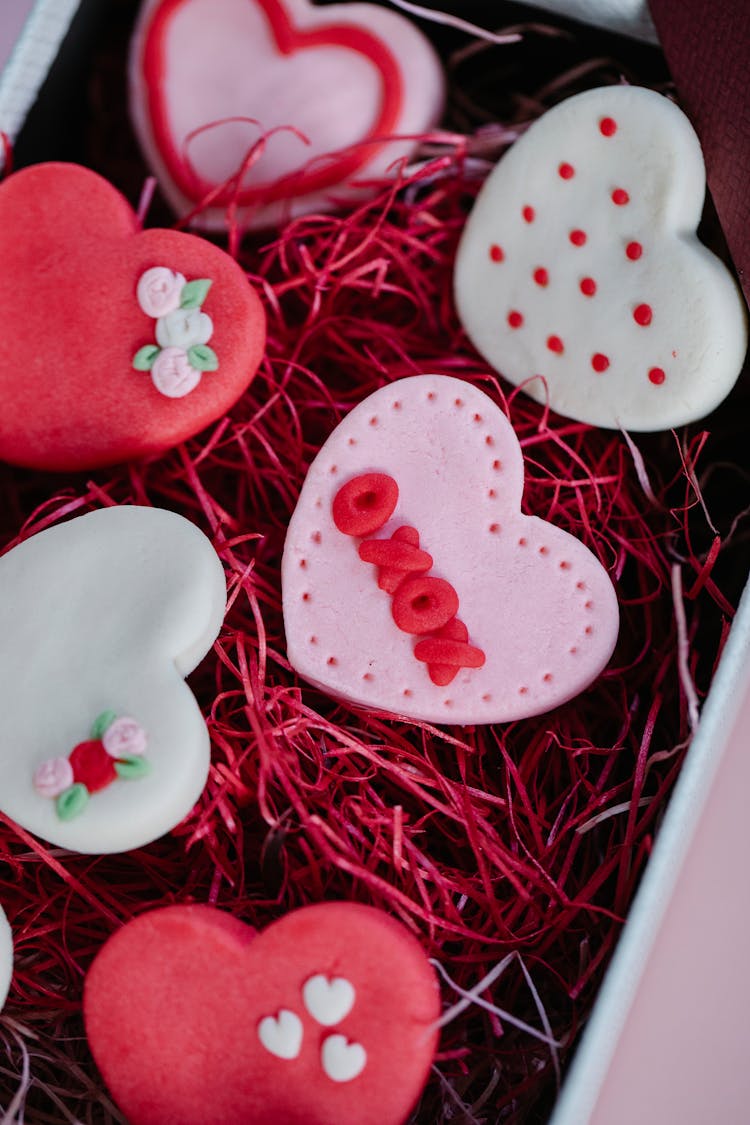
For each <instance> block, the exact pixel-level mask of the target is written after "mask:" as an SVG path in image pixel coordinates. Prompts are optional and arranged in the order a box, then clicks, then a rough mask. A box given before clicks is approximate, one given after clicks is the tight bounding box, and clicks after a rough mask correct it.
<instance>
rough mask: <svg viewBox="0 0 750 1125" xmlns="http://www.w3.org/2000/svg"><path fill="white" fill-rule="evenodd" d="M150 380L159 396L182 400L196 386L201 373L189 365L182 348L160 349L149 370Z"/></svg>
mask: <svg viewBox="0 0 750 1125" xmlns="http://www.w3.org/2000/svg"><path fill="white" fill-rule="evenodd" d="M151 378H152V380H153V383H154V386H155V387H156V389H157V391H159V393H160V394H163V395H166V396H167V398H183V397H184V396H185V395H189V394H190V392H191V391H194V390H195V388H196V387H197V386H198V384H199V383H200V381H201V373H200V371H197V370H196V369H195V368H194V367H193V366H192V365H191V363H190V360H189V359H188V357H187V352H185V351H183V349H182V348H162V350H161V351H160V352H159V354H158V356H157V357H156V359H155V360H154V364H153V367H152V368H151Z"/></svg>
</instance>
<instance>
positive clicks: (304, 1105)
mask: <svg viewBox="0 0 750 1125" xmlns="http://www.w3.org/2000/svg"><path fill="white" fill-rule="evenodd" d="M83 1008H84V1017H85V1021H86V1032H87V1035H88V1039H89V1043H90V1046H91V1050H92V1052H93V1055H94V1058H95V1059H96V1062H97V1064H98V1066H99V1069H100V1070H101V1072H102V1074H103V1076H104V1079H105V1081H106V1083H107V1085H108V1087H109V1089H110V1091H111V1092H112V1094H113V1096H114V1098H115V1100H116V1102H117V1103H118V1105H119V1106H120V1108H121V1109H122V1111H123V1113H124V1114H125V1115H126V1117H127V1119H128V1121H129V1122H130V1125H165V1123H167V1122H174V1123H177V1122H179V1125H230V1123H237V1125H240V1123H241V1122H247V1123H248V1125H249V1123H250V1122H252V1125H333V1123H334V1122H337V1123H339V1122H340V1123H342V1125H343V1123H344V1122H346V1125H401V1123H402V1122H404V1121H405V1120H406V1119H407V1118H408V1116H409V1112H410V1110H411V1109H412V1107H413V1105H414V1103H415V1101H416V1100H417V1098H418V1096H419V1092H420V1090H421V1089H422V1086H423V1085H424V1082H425V1080H426V1078H427V1074H428V1072H429V1068H430V1064H431V1062H432V1059H433V1055H434V1052H435V1048H436V1045H437V1037H438V1031H437V1026H436V1023H437V1020H438V1018H439V1015H440V995H439V990H438V985H437V980H436V977H435V973H434V971H433V969H432V967H431V965H430V963H429V961H428V960H427V958H426V956H425V954H424V952H423V950H422V948H421V946H420V945H419V944H418V942H417V941H416V939H415V938H414V937H412V935H411V934H410V933H409V932H408V930H406V929H405V928H404V927H403V926H402V925H401V924H400V923H399V922H396V921H394V920H393V919H392V918H390V917H388V915H387V914H384V913H383V912H382V911H380V910H375V909H373V908H372V907H369V906H361V905H359V904H355V903H348V902H329V903H323V904H320V905H316V906H308V907H304V908H302V909H301V910H296V911H293V912H292V913H291V914H288V915H286V916H285V917H284V918H282V919H280V920H279V921H278V922H275V923H274V924H273V925H271V926H269V927H268V929H266V930H264V931H263V932H262V933H261V934H259V935H257V936H256V933H255V931H254V930H253V929H252V928H251V927H250V926H247V925H245V924H244V923H243V922H240V921H238V920H237V919H235V918H233V917H232V916H231V915H229V914H225V913H223V912H222V911H220V910H215V909H213V908H212V907H209V906H169V907H166V908H164V909H161V910H154V911H152V912H150V913H148V914H143V915H141V917H139V918H136V919H135V921H132V922H130V923H128V925H126V926H124V927H123V928H122V929H121V930H119V931H118V932H117V933H116V934H115V935H114V936H113V937H112V938H110V940H109V941H108V942H107V943H106V945H105V946H104V947H103V949H102V950H101V951H100V953H99V955H98V956H97V958H96V960H95V961H94V963H93V965H92V967H91V969H90V971H89V973H88V976H87V979H86V987H85V993H84V1005H83Z"/></svg>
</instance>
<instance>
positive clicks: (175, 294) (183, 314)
mask: <svg viewBox="0 0 750 1125" xmlns="http://www.w3.org/2000/svg"><path fill="white" fill-rule="evenodd" d="M211 284H212V283H211V280H210V279H209V278H205V277H200V278H196V280H194V281H186V279H185V278H184V277H183V275H182V274H181V273H176V272H175V271H174V270H170V269H168V268H167V267H166V266H154V267H153V268H152V269H150V270H146V272H145V273H144V274H141V277H140V278H139V280H138V285H137V287H136V297H137V299H138V304H139V305H140V307H141V309H142V310H143V311H144V312H145V314H146V316H150V317H152V318H153V319H154V320H155V321H156V327H155V330H154V334H155V336H156V343H155V344H145V345H144V346H143V347H142V348H139V349H138V351H137V352H136V353H135V355H134V356H133V367H134V368H135V369H136V371H150V372H151V381H152V382H153V384H154V386H155V387H156V389H157V391H159V393H160V394H163V395H165V396H166V397H167V398H184V397H185V395H188V394H190V392H191V391H194V390H195V388H196V387H197V386H198V384H199V383H200V381H201V376H202V375H203V372H204V371H216V370H218V367H219V360H218V357H217V355H216V352H215V351H214V350H213V348H210V347H209V346H208V342H209V340H210V339H211V336H212V335H213V330H214V326H213V321H212V320H211V317H210V316H208V315H207V314H206V313H204V312H202V311H201V306H202V304H203V302H204V301H205V299H206V296H207V294H208V291H209V289H210V288H211Z"/></svg>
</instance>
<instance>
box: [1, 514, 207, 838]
mask: <svg viewBox="0 0 750 1125" xmlns="http://www.w3.org/2000/svg"><path fill="white" fill-rule="evenodd" d="M225 602H226V584H225V580H224V571H223V569H222V566H221V563H220V561H219V559H218V556H217V555H216V552H215V551H214V550H213V548H212V546H211V544H210V543H209V541H208V540H207V539H206V537H205V535H203V534H202V532H200V531H199V530H198V529H197V528H196V527H194V526H193V524H191V523H190V522H189V521H188V520H186V519H183V517H182V516H178V515H175V514H174V513H173V512H166V511H162V510H160V509H158V508H141V507H128V506H122V507H112V508H104V509H102V510H101V511H96V512H91V513H89V514H87V515H84V516H79V517H78V518H77V519H74V520H71V521H69V522H68V523H63V524H58V525H56V526H54V527H50V528H48V529H47V530H45V531H42V532H40V533H39V534H37V535H34V536H32V537H31V538H30V539H27V540H25V541H24V542H23V543H21V544H20V545H19V546H17V547H15V548H13V550H11V551H9V552H8V553H7V554H5V555H4V556H3V557H2V558H0V636H2V639H3V643H2V646H0V810H2V812H4V813H5V814H6V816H8V817H10V818H11V819H12V820H14V821H16V823H18V824H20V825H21V826H22V827H23V828H26V829H28V830H29V831H31V832H34V833H36V835H38V836H41V837H42V838H43V839H45V840H49V841H50V842H51V843H53V844H56V845H58V846H59V847H62V848H69V849H71V850H74V851H79V852H85V853H105V852H120V851H128V850H130V849H131V848H137V847H142V846H143V845H144V844H148V843H150V842H151V841H152V840H155V839H156V838H157V837H158V836H161V835H163V833H165V832H168V831H170V829H172V828H174V827H175V825H176V824H178V823H179V822H180V821H181V820H182V819H183V818H184V817H185V816H186V815H187V814H188V813H189V812H190V809H191V808H192V806H193V805H194V804H195V802H196V800H197V799H198V797H199V796H200V794H201V791H202V790H203V787H204V785H205V783H206V777H207V775H208V766H209V757H210V746H209V738H208V731H207V729H206V724H205V722H204V720H203V716H202V715H201V712H200V709H199V707H198V704H197V703H196V700H195V697H194V696H193V694H192V692H191V691H190V689H189V687H188V686H187V684H186V683H185V676H187V675H188V674H189V673H190V672H192V671H193V669H194V668H195V667H196V666H197V665H198V663H199V662H200V660H202V659H203V657H204V656H205V654H206V653H207V652H208V649H209V648H210V647H211V645H212V643H213V641H214V639H215V637H216V634H217V633H218V631H219V628H220V626H221V623H222V621H223V618H224V608H225Z"/></svg>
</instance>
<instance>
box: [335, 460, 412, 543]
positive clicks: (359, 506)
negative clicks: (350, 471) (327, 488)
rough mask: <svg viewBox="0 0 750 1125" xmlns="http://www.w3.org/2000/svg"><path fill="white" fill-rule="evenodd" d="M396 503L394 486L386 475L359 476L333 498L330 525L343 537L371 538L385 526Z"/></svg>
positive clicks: (348, 482)
mask: <svg viewBox="0 0 750 1125" xmlns="http://www.w3.org/2000/svg"><path fill="white" fill-rule="evenodd" d="M397 503H398V485H397V484H396V482H395V480H394V479H393V477H389V476H388V475H387V474H386V473H363V474H362V476H359V477H354V478H353V479H352V480H350V481H347V483H346V484H345V485H343V486H342V487H341V488H340V489H339V490H338V492H337V493H336V495H335V496H334V498H333V505H332V514H333V522H334V523H335V524H336V527H337V528H338V529H339V531H341V532H343V534H344V535H356V536H359V537H362V536H365V535H371V534H372V532H373V531H377V530H378V528H381V527H382V526H383V524H384V523H386V522H387V521H388V520H389V519H390V517H391V516H392V514H393V511H394V509H395V507H396V504H397Z"/></svg>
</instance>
